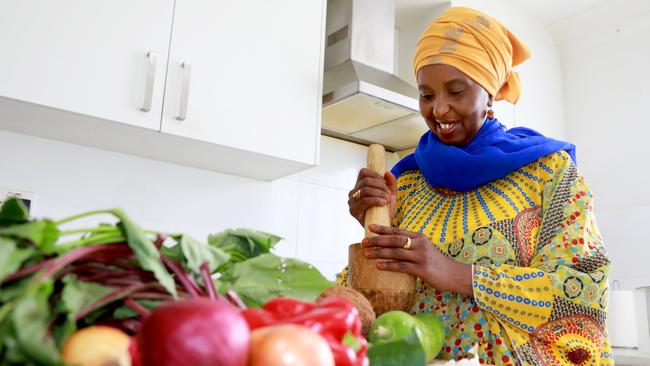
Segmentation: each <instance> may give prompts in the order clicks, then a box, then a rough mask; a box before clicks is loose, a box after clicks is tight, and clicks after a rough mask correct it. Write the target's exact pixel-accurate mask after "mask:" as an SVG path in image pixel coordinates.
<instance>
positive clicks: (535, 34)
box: [397, 0, 566, 139]
mask: <svg viewBox="0 0 650 366" xmlns="http://www.w3.org/2000/svg"><path fill="white" fill-rule="evenodd" d="M449 6H465V7H470V8H474V9H477V10H480V11H483V12H485V13H487V14H489V15H491V16H492V17H494V18H496V19H497V20H498V21H500V22H501V23H502V24H504V25H505V26H506V27H508V29H510V30H511V31H512V32H513V33H514V34H516V35H517V36H518V37H519V38H520V39H521V40H522V41H524V43H526V44H527V45H528V47H530V49H531V51H532V57H531V58H530V59H528V60H527V61H526V62H524V63H523V64H521V65H520V66H518V67H517V68H515V71H517V72H519V74H520V77H521V81H522V93H521V97H520V99H519V102H518V103H517V105H516V106H515V107H513V106H512V105H511V104H510V103H508V102H504V101H501V102H497V103H496V105H495V107H494V111H495V114H496V117H497V118H498V119H499V120H500V121H501V122H502V123H504V124H505V125H506V126H508V127H514V126H525V127H530V128H533V129H535V130H538V131H540V132H541V133H543V134H546V135H547V136H551V137H554V138H558V139H563V138H565V137H566V134H565V130H564V121H563V113H562V109H563V106H562V78H561V70H560V56H559V54H558V51H557V48H556V47H555V43H554V41H553V38H552V37H551V35H550V33H549V32H548V30H547V29H546V27H545V26H544V25H543V24H542V23H541V22H539V21H537V20H536V19H534V18H532V17H530V16H528V15H527V14H524V13H522V12H519V11H517V10H515V9H513V8H511V7H508V6H506V5H504V4H503V3H502V2H501V1H499V0H490V1H480V0H452V1H451V2H450V3H447V4H435V5H431V6H430V8H424V9H421V10H420V15H419V16H417V17H413V18H412V19H409V21H406V20H403V21H402V22H399V23H398V28H399V42H398V46H399V52H400V56H399V58H398V60H399V64H398V68H397V74H398V75H399V76H400V77H401V78H403V79H404V80H406V81H407V82H409V83H412V84H413V85H415V80H414V76H413V71H412V66H411V65H412V61H413V54H414V52H415V45H416V44H417V40H418V38H419V36H420V34H421V33H422V32H423V31H424V30H425V29H426V27H427V26H428V25H429V24H430V22H431V21H432V20H433V19H435V18H436V16H438V15H439V14H441V13H442V11H444V10H445V9H446V8H447V7H449Z"/></svg>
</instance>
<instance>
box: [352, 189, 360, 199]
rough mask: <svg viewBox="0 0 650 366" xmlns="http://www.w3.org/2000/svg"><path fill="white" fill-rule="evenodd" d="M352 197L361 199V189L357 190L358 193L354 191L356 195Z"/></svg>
mask: <svg viewBox="0 0 650 366" xmlns="http://www.w3.org/2000/svg"><path fill="white" fill-rule="evenodd" d="M352 197H354V199H357V200H358V199H359V198H361V189H357V190H356V191H354V193H352Z"/></svg>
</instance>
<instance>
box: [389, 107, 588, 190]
mask: <svg viewBox="0 0 650 366" xmlns="http://www.w3.org/2000/svg"><path fill="white" fill-rule="evenodd" d="M560 150H566V152H567V153H569V155H570V156H571V159H573V161H574V162H575V161H576V156H575V146H574V145H573V144H570V143H568V142H564V141H558V140H554V139H551V138H548V137H545V136H543V135H542V134H540V133H539V132H537V131H534V130H531V129H530V128H525V127H515V128H511V129H509V130H507V131H506V129H505V126H503V125H502V124H501V123H499V121H497V120H496V118H495V119H487V120H486V121H485V123H484V124H483V126H482V127H481V129H480V130H479V131H478V133H477V134H476V136H475V137H474V139H473V140H472V141H471V142H470V143H469V144H467V145H465V146H462V147H457V146H451V145H445V144H443V143H442V142H440V140H438V137H437V136H436V135H434V134H433V133H431V131H427V132H426V133H425V134H424V135H422V137H421V138H420V143H419V144H418V146H417V148H416V149H415V152H414V153H413V154H410V155H408V156H406V157H405V158H403V159H402V160H400V161H399V162H398V163H397V164H396V165H395V166H394V167H393V169H392V170H391V171H392V173H393V174H394V175H395V176H396V177H399V175H400V174H402V173H403V172H405V171H407V170H413V169H418V170H420V171H421V172H422V175H424V178H425V179H426V180H427V182H428V183H429V184H431V186H434V187H435V186H442V187H445V188H448V189H451V190H454V191H460V192H465V191H471V190H473V189H475V188H478V187H480V186H482V185H484V184H486V183H488V182H491V181H493V180H496V179H500V178H503V177H505V176H506V175H508V174H510V173H511V172H513V171H515V170H517V169H519V168H521V167H522V166H524V165H526V164H529V163H532V162H533V161H535V160H537V159H539V158H541V157H542V156H545V155H548V154H550V153H553V152H556V151H560Z"/></svg>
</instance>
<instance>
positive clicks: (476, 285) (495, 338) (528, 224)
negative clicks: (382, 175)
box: [339, 150, 614, 366]
mask: <svg viewBox="0 0 650 366" xmlns="http://www.w3.org/2000/svg"><path fill="white" fill-rule="evenodd" d="M397 185H398V189H397V209H396V213H395V217H394V218H393V226H396V227H400V228H402V229H405V230H409V231H414V232H420V233H424V234H425V235H427V236H428V237H429V238H430V239H431V242H432V243H433V245H435V246H436V248H437V249H438V250H440V251H441V252H442V253H444V254H445V255H447V256H449V257H451V258H453V259H454V260H456V261H459V262H462V263H468V264H472V265H473V266H472V270H473V291H474V296H473V297H471V296H464V295H459V294H457V293H452V292H441V291H438V290H436V289H435V288H432V287H430V286H429V285H428V284H426V283H423V282H421V281H418V288H417V293H416V295H415V298H414V302H413V305H412V308H411V311H410V312H411V313H413V314H416V313H421V312H431V313H433V314H435V315H437V316H438V317H439V318H440V320H441V321H442V322H443V324H444V326H445V330H446V340H445V345H444V347H443V350H442V353H441V356H439V357H441V358H444V359H459V358H461V357H463V356H465V355H466V353H467V351H468V350H469V349H470V348H471V347H472V345H474V344H478V345H479V356H480V359H481V362H482V363H488V364H495V365H516V364H521V365H573V364H575V365H583V366H585V365H610V364H614V361H613V356H612V350H611V347H610V344H609V340H608V338H607V329H606V323H605V318H606V314H607V276H608V272H609V265H610V262H609V259H608V257H607V254H606V252H605V249H604V247H603V241H602V238H601V236H600V234H599V231H598V227H597V225H596V221H595V218H594V214H593V211H592V209H593V206H592V204H593V201H592V195H591V192H590V190H589V187H588V186H587V184H586V182H585V180H584V178H583V177H582V175H581V174H580V173H579V172H578V170H577V168H576V166H575V164H574V163H573V161H572V159H571V158H570V157H569V155H568V154H567V152H566V151H563V150H560V151H558V152H554V153H552V154H549V155H546V156H544V157H541V158H539V159H538V160H536V161H534V162H532V163H530V164H527V165H525V166H523V167H521V168H519V169H517V170H515V171H513V172H512V173H510V174H508V175H507V176H505V177H503V178H502V179H498V180H495V181H492V182H490V183H487V184H485V185H483V186H481V187H478V188H477V189H474V190H472V191H467V192H457V191H451V190H448V189H446V188H442V187H434V186H431V185H430V184H429V183H428V182H427V181H426V180H425V179H424V177H423V176H422V174H421V173H420V171H418V170H411V171H407V172H404V173H403V174H402V175H401V176H400V177H399V178H398V180H397ZM346 277H347V273H346V271H344V272H343V273H342V274H341V276H340V277H339V281H340V282H341V283H343V284H346V283H347V278H346Z"/></svg>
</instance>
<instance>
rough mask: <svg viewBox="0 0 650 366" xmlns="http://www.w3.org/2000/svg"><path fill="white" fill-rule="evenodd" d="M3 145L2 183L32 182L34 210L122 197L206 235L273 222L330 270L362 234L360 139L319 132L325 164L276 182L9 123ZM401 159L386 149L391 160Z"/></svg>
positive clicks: (287, 249) (158, 225)
mask: <svg viewBox="0 0 650 366" xmlns="http://www.w3.org/2000/svg"><path fill="white" fill-rule="evenodd" d="M0 147H1V151H0V186H1V187H10V188H15V189H21V190H26V191H30V192H35V193H36V195H37V201H36V204H35V205H34V211H33V214H34V215H35V216H37V217H42V216H48V217H52V218H62V217H65V216H67V215H71V214H75V213H80V212H83V211H86V210H94V209H101V208H112V207H122V208H123V209H124V210H125V211H126V212H127V213H128V214H129V215H131V216H132V217H133V218H134V219H135V220H136V222H138V223H139V224H140V225H142V226H143V227H146V228H149V229H157V230H167V231H176V232H179V231H180V232H186V233H189V234H191V235H193V236H195V237H196V238H198V239H201V240H205V239H206V237H207V235H208V234H209V233H212V232H217V231H221V230H223V229H226V228H234V227H248V228H253V229H258V230H263V231H268V232H270V233H273V234H276V235H280V236H282V237H284V238H285V240H284V241H282V242H280V243H279V244H278V246H277V247H276V251H275V252H276V253H277V254H279V255H282V256H288V257H297V258H299V259H303V260H307V261H309V262H310V263H312V264H313V265H314V266H316V267H317V268H318V269H320V270H321V271H322V272H323V274H324V275H325V276H326V277H328V278H330V279H333V278H334V275H335V273H337V272H338V271H339V270H340V269H341V268H342V267H343V266H344V265H345V264H346V263H347V246H348V245H349V244H352V243H356V242H359V241H360V240H361V238H362V237H363V228H362V227H361V226H360V225H359V224H358V223H357V222H356V221H355V220H354V219H353V218H352V217H351V216H350V215H349V214H348V208H347V193H348V191H349V190H350V189H351V188H352V186H353V185H354V182H355V181H356V176H357V173H358V170H359V169H360V168H361V167H363V166H365V164H366V152H367V148H366V147H365V146H362V145H357V144H353V143H348V142H344V141H340V140H336V139H333V138H329V137H322V142H321V165H320V166H319V167H316V168H313V169H310V170H308V171H305V172H302V173H298V174H295V175H293V176H290V177H287V178H284V179H279V180H276V181H273V182H263V181H258V180H254V179H248V178H242V177H236V176H232V175H227V174H220V173H215V172H210V171H205V170H200V169H195V168H188V167H184V166H179V165H175V164H169V163H163V162H158V161H153V160H147V159H143V158H138V157H134V156H130V155H124V154H118V153H113V152H109V151H104V150H98V149H93V148H89V147H84V146H78V145H73V144H68V143H63V142H58V141H52V140H47V139H42V138H37V137H32V136H26V135H20V134H14V133H9V132H4V131H0ZM396 159H397V157H396V156H395V154H387V161H388V163H387V164H388V166H389V167H390V166H392V164H394V163H395V161H396ZM107 219H108V218H107V217H99V218H94V219H91V220H89V221H88V223H89V224H94V223H96V222H99V221H102V220H104V221H105V220H107Z"/></svg>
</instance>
